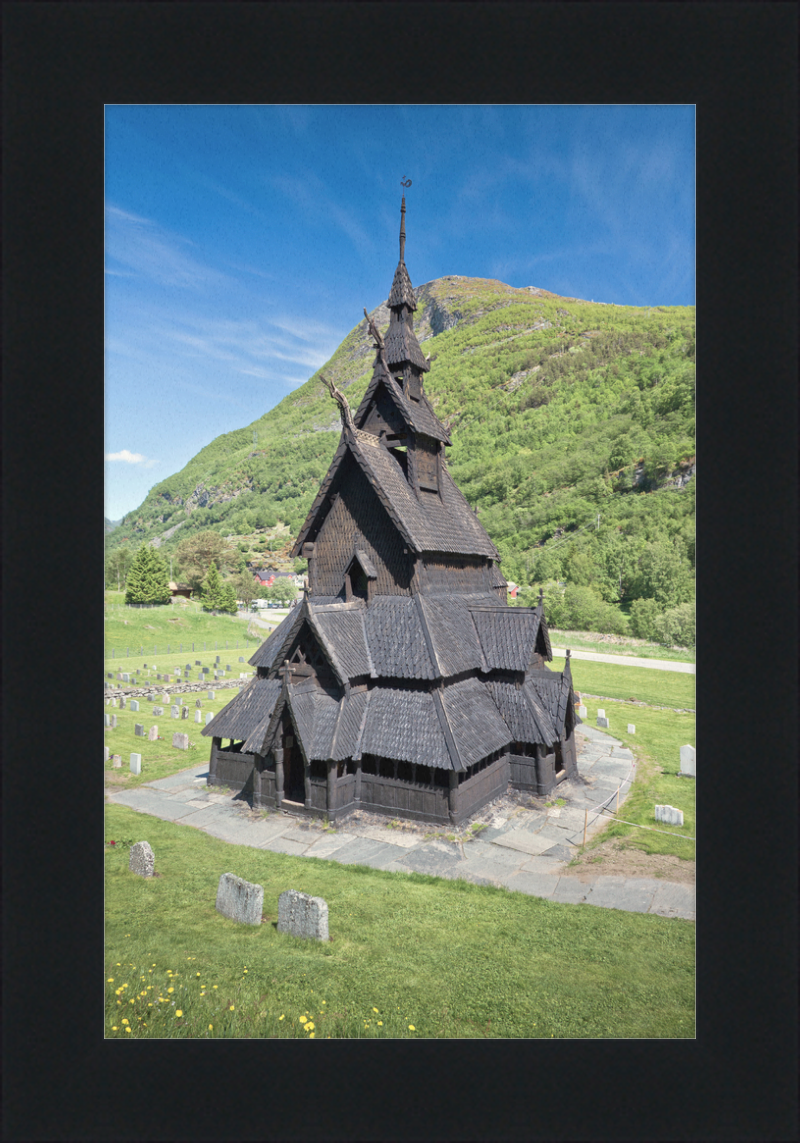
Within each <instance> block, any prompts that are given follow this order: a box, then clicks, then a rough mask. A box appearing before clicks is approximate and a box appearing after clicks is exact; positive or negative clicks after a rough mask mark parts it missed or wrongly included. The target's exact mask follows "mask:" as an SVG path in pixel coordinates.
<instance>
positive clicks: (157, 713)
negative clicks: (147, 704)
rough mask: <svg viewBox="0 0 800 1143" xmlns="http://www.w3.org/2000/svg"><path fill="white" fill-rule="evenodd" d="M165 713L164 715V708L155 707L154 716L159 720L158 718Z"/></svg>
mask: <svg viewBox="0 0 800 1143" xmlns="http://www.w3.org/2000/svg"><path fill="white" fill-rule="evenodd" d="M163 713H164V708H163V706H154V707H153V714H154V716H155V717H156V718H158V716H159V715H160V714H163Z"/></svg>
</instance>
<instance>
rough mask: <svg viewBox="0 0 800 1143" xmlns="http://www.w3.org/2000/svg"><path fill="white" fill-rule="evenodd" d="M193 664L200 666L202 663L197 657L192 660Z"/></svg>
mask: <svg viewBox="0 0 800 1143" xmlns="http://www.w3.org/2000/svg"><path fill="white" fill-rule="evenodd" d="M194 665H195V666H196V667H202V665H203V664H202V663H201V662H200V660H199V659H195V661H194Z"/></svg>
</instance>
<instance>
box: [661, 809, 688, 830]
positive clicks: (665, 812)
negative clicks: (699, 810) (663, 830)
mask: <svg viewBox="0 0 800 1143" xmlns="http://www.w3.org/2000/svg"><path fill="white" fill-rule="evenodd" d="M656 821H657V822H665V823H666V824H667V825H676V826H682V825H683V810H676V809H675V807H674V806H656Z"/></svg>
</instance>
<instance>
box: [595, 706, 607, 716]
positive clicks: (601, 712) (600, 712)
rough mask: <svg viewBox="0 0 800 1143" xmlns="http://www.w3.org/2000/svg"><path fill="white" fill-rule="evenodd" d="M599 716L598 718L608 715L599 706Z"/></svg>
mask: <svg viewBox="0 0 800 1143" xmlns="http://www.w3.org/2000/svg"><path fill="white" fill-rule="evenodd" d="M597 717H598V718H605V717H606V712H605V711H604V710H602V709H601V708H600V707H598V708H597Z"/></svg>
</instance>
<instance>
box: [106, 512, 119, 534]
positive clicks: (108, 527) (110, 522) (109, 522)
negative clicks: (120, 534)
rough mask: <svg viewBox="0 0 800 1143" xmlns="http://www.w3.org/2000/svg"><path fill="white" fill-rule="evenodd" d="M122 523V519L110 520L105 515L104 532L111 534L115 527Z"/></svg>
mask: <svg viewBox="0 0 800 1143" xmlns="http://www.w3.org/2000/svg"><path fill="white" fill-rule="evenodd" d="M121 523H122V521H121V520H109V518H108V516H104V517H103V534H104V535H106V536H107V535H109V533H111V532H113V531H114V529H115V528H118V527H119V526H120V524H121Z"/></svg>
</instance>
